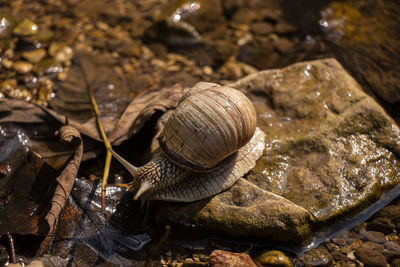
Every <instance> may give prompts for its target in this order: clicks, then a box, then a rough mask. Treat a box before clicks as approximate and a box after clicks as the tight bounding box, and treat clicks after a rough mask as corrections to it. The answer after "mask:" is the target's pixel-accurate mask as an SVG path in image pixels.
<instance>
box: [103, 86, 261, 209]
mask: <svg viewBox="0 0 400 267" xmlns="http://www.w3.org/2000/svg"><path fill="white" fill-rule="evenodd" d="M264 138H265V134H264V133H263V132H262V131H261V130H260V129H258V128H257V119H256V112H255V109H254V106H253V104H252V103H251V101H250V100H249V99H248V98H247V97H246V96H245V95H244V94H243V93H241V92H240V91H238V90H236V89H233V88H230V87H226V86H220V85H218V84H213V83H204V82H201V83H198V84H196V85H195V86H194V87H193V88H191V89H190V90H189V91H188V92H187V93H186V94H185V95H184V96H183V97H182V99H181V100H180V102H179V104H178V106H177V108H176V110H175V111H174V113H173V114H172V115H171V117H170V118H169V119H168V121H167V122H166V124H165V127H164V129H163V131H162V132H161V134H160V136H159V138H158V141H159V144H160V150H159V151H158V152H157V153H156V154H155V155H154V157H153V159H152V160H150V162H148V163H147V164H146V165H144V166H142V167H140V168H137V167H134V166H133V165H131V164H130V163H128V162H127V161H126V160H124V159H123V158H122V157H120V156H119V155H118V154H117V153H115V152H114V151H112V150H110V151H111V153H112V154H113V156H115V157H116V158H117V160H119V161H120V162H121V163H122V164H123V165H124V166H125V167H126V168H127V169H128V171H129V172H130V173H131V174H132V176H133V177H134V182H133V185H134V187H136V185H138V188H139V189H138V190H137V192H136V195H135V197H134V198H135V199H138V198H139V197H141V199H144V200H147V199H158V200H165V201H178V202H191V201H195V200H199V199H203V198H206V197H209V196H212V195H215V194H217V193H219V192H221V191H223V190H225V189H227V188H229V187H230V186H232V185H233V184H234V183H235V182H236V181H237V180H238V179H239V178H240V177H241V176H243V175H244V174H245V173H247V172H248V171H249V170H250V169H252V168H253V167H254V166H255V163H256V161H257V159H258V158H259V157H260V156H261V154H262V151H263V149H264V146H265V142H264Z"/></svg>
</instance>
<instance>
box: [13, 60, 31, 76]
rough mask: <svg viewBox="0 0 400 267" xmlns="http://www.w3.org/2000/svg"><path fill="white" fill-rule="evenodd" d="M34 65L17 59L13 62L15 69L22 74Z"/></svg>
mask: <svg viewBox="0 0 400 267" xmlns="http://www.w3.org/2000/svg"><path fill="white" fill-rule="evenodd" d="M32 68H33V65H32V64H31V63H29V62H26V61H15V62H14V63H13V69H14V70H15V71H16V72H18V73H21V74H25V73H28V72H30V71H31V70H32Z"/></svg>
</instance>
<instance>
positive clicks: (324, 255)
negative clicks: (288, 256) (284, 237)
mask: <svg viewBox="0 0 400 267" xmlns="http://www.w3.org/2000/svg"><path fill="white" fill-rule="evenodd" d="M300 259H301V261H302V262H303V263H304V264H305V265H306V266H331V265H332V261H333V257H332V255H331V254H330V253H329V251H328V250H327V249H326V248H325V247H323V246H319V247H317V248H314V249H311V250H309V251H307V252H306V253H304V254H303V255H301V256H300Z"/></svg>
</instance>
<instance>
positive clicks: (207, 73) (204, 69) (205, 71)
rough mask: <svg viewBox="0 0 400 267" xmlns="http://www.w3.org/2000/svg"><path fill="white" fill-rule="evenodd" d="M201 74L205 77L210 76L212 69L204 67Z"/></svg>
mask: <svg viewBox="0 0 400 267" xmlns="http://www.w3.org/2000/svg"><path fill="white" fill-rule="evenodd" d="M203 73H204V74H205V75H208V76H210V75H211V74H213V69H212V68H211V67H210V66H204V67H203Z"/></svg>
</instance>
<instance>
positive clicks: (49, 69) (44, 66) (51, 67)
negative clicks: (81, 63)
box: [35, 58, 64, 76]
mask: <svg viewBox="0 0 400 267" xmlns="http://www.w3.org/2000/svg"><path fill="white" fill-rule="evenodd" d="M63 70H64V69H63V67H62V66H61V63H59V62H57V61H56V60H54V59H52V58H47V59H45V60H42V61H40V62H39V63H38V64H37V65H36V66H35V71H36V73H37V74H38V75H39V76H44V75H48V74H53V73H60V72H63Z"/></svg>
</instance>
